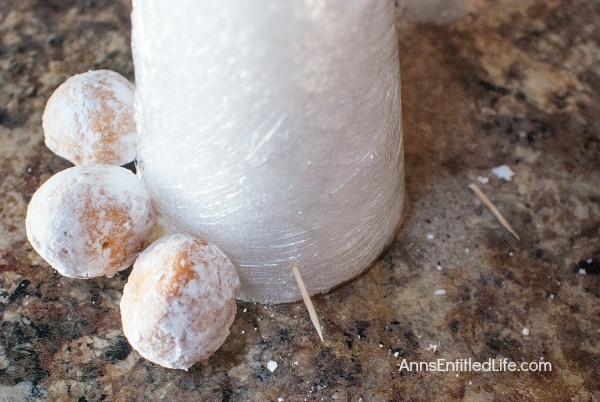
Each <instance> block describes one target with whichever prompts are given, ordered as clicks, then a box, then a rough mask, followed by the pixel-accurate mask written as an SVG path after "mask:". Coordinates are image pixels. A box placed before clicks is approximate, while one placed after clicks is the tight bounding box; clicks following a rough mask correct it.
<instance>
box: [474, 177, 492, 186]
mask: <svg viewBox="0 0 600 402" xmlns="http://www.w3.org/2000/svg"><path fill="white" fill-rule="evenodd" d="M477 180H478V181H479V182H480V183H481V184H488V183H489V182H490V179H488V178H487V177H485V176H477Z"/></svg>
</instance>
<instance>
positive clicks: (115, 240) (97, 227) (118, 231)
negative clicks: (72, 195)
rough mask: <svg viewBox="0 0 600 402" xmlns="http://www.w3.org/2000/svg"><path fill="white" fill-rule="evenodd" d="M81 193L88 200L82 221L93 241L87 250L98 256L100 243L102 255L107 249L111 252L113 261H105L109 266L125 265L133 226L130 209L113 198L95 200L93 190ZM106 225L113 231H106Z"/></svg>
mask: <svg viewBox="0 0 600 402" xmlns="http://www.w3.org/2000/svg"><path fill="white" fill-rule="evenodd" d="M82 196H84V197H85V202H84V208H83V211H82V213H81V221H82V224H83V227H84V230H85V232H86V233H87V234H88V236H89V238H90V239H91V241H92V243H91V244H87V245H86V249H85V253H86V254H87V255H89V256H91V257H95V256H97V252H96V251H95V250H96V247H97V245H101V247H102V254H103V255H105V254H104V253H105V251H108V254H109V260H110V261H106V263H105V265H106V266H113V265H122V264H123V263H125V262H126V260H127V256H128V255H129V253H128V249H127V246H128V243H129V242H128V238H129V237H130V236H131V233H130V231H131V230H130V229H128V228H132V227H133V222H131V218H130V217H129V215H128V213H127V212H128V211H126V210H124V207H123V206H122V205H120V204H119V203H118V202H117V201H116V200H114V199H112V198H110V197H102V198H100V199H94V197H93V195H92V193H91V191H90V190H88V191H86V192H85V193H84V194H82ZM103 227H107V228H109V229H110V230H105V231H103ZM103 232H104V233H103ZM138 251H139V250H138Z"/></svg>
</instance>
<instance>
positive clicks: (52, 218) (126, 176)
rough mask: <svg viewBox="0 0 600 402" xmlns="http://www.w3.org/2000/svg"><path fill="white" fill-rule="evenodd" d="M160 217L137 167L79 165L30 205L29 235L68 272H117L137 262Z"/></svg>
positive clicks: (51, 183)
mask: <svg viewBox="0 0 600 402" xmlns="http://www.w3.org/2000/svg"><path fill="white" fill-rule="evenodd" d="M154 218H155V216H154V211H153V208H152V202H151V200H150V197H149V195H148V194H147V192H146V190H145V188H144V187H143V186H142V184H141V182H140V181H139V180H138V178H137V177H136V176H135V175H134V174H133V173H132V172H131V171H129V170H127V169H124V168H121V167H117V166H111V165H88V166H75V167H72V168H69V169H66V170H64V171H62V172H60V173H57V174H56V175H54V176H52V177H51V178H50V179H49V180H48V181H46V182H45V183H44V184H43V185H42V186H41V187H40V188H39V189H38V190H37V191H36V192H35V194H34V195H33V197H32V199H31V202H30V203H29V206H28V209H27V218H26V228H27V237H28V239H29V241H30V243H31V244H32V246H33V248H34V249H35V250H36V251H37V252H38V253H39V254H40V256H42V258H44V259H45V260H46V261H47V262H48V263H49V264H50V265H51V266H52V267H53V268H54V269H56V270H57V271H58V272H60V273H61V274H62V275H65V276H68V277H72V278H89V277H95V276H102V275H107V276H112V275H114V274H115V273H116V272H118V271H120V270H123V269H125V268H127V267H129V266H130V265H131V264H132V263H133V261H134V260H135V258H136V257H137V254H138V253H139V252H140V251H141V250H142V248H143V246H144V245H145V244H144V242H145V240H146V238H147V236H148V234H149V233H150V231H151V229H152V227H153V225H154Z"/></svg>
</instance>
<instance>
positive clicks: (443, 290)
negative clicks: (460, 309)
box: [433, 289, 446, 296]
mask: <svg viewBox="0 0 600 402" xmlns="http://www.w3.org/2000/svg"><path fill="white" fill-rule="evenodd" d="M433 294H434V295H437V296H442V295H445V294H446V290H445V289H438V290H436V291H435V292H433Z"/></svg>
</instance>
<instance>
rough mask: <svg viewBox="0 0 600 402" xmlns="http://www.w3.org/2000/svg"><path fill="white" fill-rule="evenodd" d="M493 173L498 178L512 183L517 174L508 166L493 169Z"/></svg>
mask: <svg viewBox="0 0 600 402" xmlns="http://www.w3.org/2000/svg"><path fill="white" fill-rule="evenodd" d="M492 173H493V174H495V175H496V176H497V177H498V178H500V179H502V180H506V181H511V179H512V177H513V176H514V175H515V173H514V172H513V171H512V170H511V169H510V167H509V166H507V165H502V166H498V167H495V168H493V169H492Z"/></svg>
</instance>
